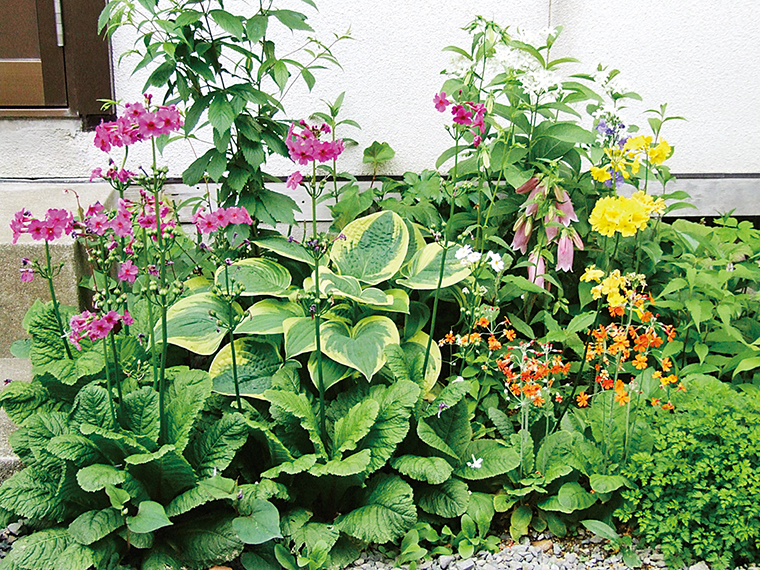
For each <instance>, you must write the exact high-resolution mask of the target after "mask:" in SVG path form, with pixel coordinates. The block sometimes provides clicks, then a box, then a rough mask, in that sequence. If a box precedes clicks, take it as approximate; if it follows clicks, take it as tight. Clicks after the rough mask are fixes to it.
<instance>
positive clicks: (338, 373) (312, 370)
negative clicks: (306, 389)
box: [306, 350, 354, 390]
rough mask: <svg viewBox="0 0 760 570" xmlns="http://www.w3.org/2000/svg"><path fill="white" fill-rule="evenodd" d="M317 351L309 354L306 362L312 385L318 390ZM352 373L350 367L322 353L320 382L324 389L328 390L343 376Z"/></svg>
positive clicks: (345, 376) (346, 376)
mask: <svg viewBox="0 0 760 570" xmlns="http://www.w3.org/2000/svg"><path fill="white" fill-rule="evenodd" d="M317 354H318V353H317V351H316V350H315V351H314V352H312V353H311V354H310V355H309V361H308V363H307V364H306V366H307V368H308V369H309V377H310V378H311V382H312V384H314V387H315V388H316V389H317V390H319V370H318V369H317ZM353 373H354V370H353V369H352V368H349V367H348V366H344V365H343V364H339V363H338V362H335V361H334V360H333V359H332V358H328V357H327V356H326V355H325V354H322V384H323V385H324V389H325V390H329V389H330V388H331V387H332V386H335V384H337V383H338V382H340V381H341V380H343V379H344V378H348V377H349V376H351V374H353Z"/></svg>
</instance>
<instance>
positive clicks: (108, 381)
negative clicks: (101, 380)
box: [103, 340, 119, 427]
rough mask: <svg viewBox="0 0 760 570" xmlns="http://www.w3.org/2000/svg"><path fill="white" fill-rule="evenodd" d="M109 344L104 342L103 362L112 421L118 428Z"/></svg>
mask: <svg viewBox="0 0 760 570" xmlns="http://www.w3.org/2000/svg"><path fill="white" fill-rule="evenodd" d="M106 345H107V343H106V342H105V340H104V341H103V361H104V362H105V363H106V386H107V387H108V404H109V405H110V407H111V420H112V421H113V425H114V427H116V426H117V425H119V424H118V422H117V421H116V409H115V408H114V405H113V386H112V384H111V372H110V371H109V370H108V350H107V348H106Z"/></svg>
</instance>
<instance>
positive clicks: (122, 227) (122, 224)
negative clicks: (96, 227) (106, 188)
mask: <svg viewBox="0 0 760 570" xmlns="http://www.w3.org/2000/svg"><path fill="white" fill-rule="evenodd" d="M109 227H110V228H111V229H112V230H113V232H114V233H115V234H116V235H117V236H119V237H129V236H131V235H132V221H131V220H130V219H129V218H128V217H127V216H124V215H123V214H121V213H119V214H118V215H117V216H116V217H115V218H114V219H113V220H111V222H110V224H109Z"/></svg>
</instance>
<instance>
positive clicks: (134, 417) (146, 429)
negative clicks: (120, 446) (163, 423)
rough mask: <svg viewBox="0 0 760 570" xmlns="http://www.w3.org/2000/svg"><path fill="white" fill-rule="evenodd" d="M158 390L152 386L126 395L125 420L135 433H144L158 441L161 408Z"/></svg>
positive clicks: (143, 434)
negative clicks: (159, 407)
mask: <svg viewBox="0 0 760 570" xmlns="http://www.w3.org/2000/svg"><path fill="white" fill-rule="evenodd" d="M158 400H159V397H158V392H156V391H155V390H154V389H153V388H151V387H150V386H143V387H142V388H140V389H139V390H135V391H134V392H130V393H129V394H127V395H125V396H124V421H125V422H126V424H127V428H128V429H129V430H130V431H131V432H132V433H134V434H135V435H142V436H145V437H148V438H150V439H151V440H152V441H154V442H156V441H158V430H159V409H158Z"/></svg>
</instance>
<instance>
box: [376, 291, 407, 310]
mask: <svg viewBox="0 0 760 570" xmlns="http://www.w3.org/2000/svg"><path fill="white" fill-rule="evenodd" d="M383 292H384V293H385V296H386V297H387V298H388V301H389V304H388V305H382V306H379V305H378V306H377V307H375V308H376V309H377V310H378V311H387V312H389V313H406V314H409V306H410V302H409V293H407V292H406V291H404V290H403V289H386V290H385V291H383Z"/></svg>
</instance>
